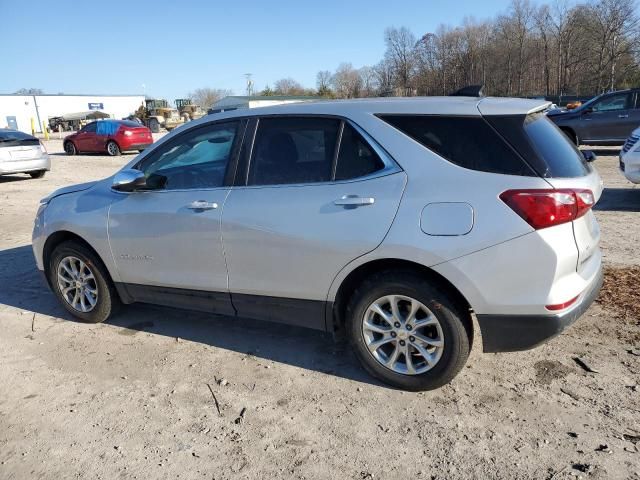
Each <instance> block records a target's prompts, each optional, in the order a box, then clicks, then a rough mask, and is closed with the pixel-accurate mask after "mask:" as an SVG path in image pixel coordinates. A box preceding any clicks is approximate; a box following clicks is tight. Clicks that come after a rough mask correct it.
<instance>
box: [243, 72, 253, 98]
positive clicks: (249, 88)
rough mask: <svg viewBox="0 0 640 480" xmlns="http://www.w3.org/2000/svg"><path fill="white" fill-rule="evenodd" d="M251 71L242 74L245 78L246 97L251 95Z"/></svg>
mask: <svg viewBox="0 0 640 480" xmlns="http://www.w3.org/2000/svg"><path fill="white" fill-rule="evenodd" d="M252 75H253V73H245V74H244V76H245V78H246V79H247V97H251V96H252V95H253V80H251V76H252Z"/></svg>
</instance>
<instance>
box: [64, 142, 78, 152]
mask: <svg viewBox="0 0 640 480" xmlns="http://www.w3.org/2000/svg"><path fill="white" fill-rule="evenodd" d="M67 143H70V144H71V145H73V148H75V149H76V154H77V153H80V150H78V145H77V144H76V142H74V141H73V140H67V139H65V140H64V141H63V142H62V149H63V150H65V148H64V146H65V145H66V144H67ZM65 153H67V151H66V150H65Z"/></svg>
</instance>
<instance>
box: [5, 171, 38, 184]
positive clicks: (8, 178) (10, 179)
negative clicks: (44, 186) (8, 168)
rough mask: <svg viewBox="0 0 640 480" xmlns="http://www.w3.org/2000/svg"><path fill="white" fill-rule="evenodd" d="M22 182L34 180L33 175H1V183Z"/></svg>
mask: <svg viewBox="0 0 640 480" xmlns="http://www.w3.org/2000/svg"><path fill="white" fill-rule="evenodd" d="M20 180H33V179H32V178H31V175H29V174H27V173H25V174H19V173H16V174H13V175H0V183H10V182H19V181H20Z"/></svg>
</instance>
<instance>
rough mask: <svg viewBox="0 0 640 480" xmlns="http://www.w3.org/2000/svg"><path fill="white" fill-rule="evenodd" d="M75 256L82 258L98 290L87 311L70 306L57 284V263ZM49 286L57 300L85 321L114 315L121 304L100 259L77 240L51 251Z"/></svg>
mask: <svg viewBox="0 0 640 480" xmlns="http://www.w3.org/2000/svg"><path fill="white" fill-rule="evenodd" d="M69 256H72V257H76V258H78V259H80V260H82V261H83V262H84V263H85V264H86V265H87V266H88V267H89V268H90V270H91V273H92V274H93V276H94V278H95V286H96V289H97V292H98V298H97V301H96V304H95V306H94V307H93V309H92V310H90V311H88V312H81V311H79V310H77V309H75V308H74V307H72V306H71V305H70V304H69V302H68V301H67V300H66V299H65V298H64V296H63V294H62V291H61V290H60V286H59V284H58V278H57V276H58V273H57V272H58V265H59V264H60V262H61V261H62V260H63V259H64V258H65V257H69ZM47 275H48V277H49V282H50V284H51V288H52V289H53V292H54V293H55V295H56V297H58V301H59V302H60V303H61V304H62V306H63V307H64V308H65V309H66V310H67V311H68V312H69V313H71V314H72V315H73V316H75V317H77V318H79V319H80V320H82V321H83V322H87V323H100V322H104V321H105V320H107V319H108V318H109V317H111V316H112V315H114V314H115V313H116V312H117V311H118V310H119V309H120V306H121V302H120V297H119V296H118V293H117V292H116V289H115V287H114V285H113V282H112V281H111V278H110V277H109V274H108V273H107V269H106V268H105V266H104V264H103V263H102V261H101V260H100V259H99V258H98V257H97V256H96V255H95V253H93V252H92V251H91V250H89V249H88V248H87V247H85V246H84V245H82V244H81V243H79V242H76V241H73V240H70V241H67V242H63V243H61V244H60V245H58V246H57V247H55V249H54V250H53V252H52V253H51V259H50V261H49V268H48V271H47Z"/></svg>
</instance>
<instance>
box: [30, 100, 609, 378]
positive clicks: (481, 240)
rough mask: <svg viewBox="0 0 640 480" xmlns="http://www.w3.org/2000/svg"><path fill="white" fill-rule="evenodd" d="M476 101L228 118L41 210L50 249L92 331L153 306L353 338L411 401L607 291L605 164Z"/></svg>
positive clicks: (201, 125)
mask: <svg viewBox="0 0 640 480" xmlns="http://www.w3.org/2000/svg"><path fill="white" fill-rule="evenodd" d="M547 107H548V102H544V101H539V100H523V99H507V98H472V97H433V98H397V99H365V100H347V101H327V102H310V103H298V104H290V105H280V106H274V107H266V108H261V109H255V110H235V111H231V112H224V113H218V114H213V115H208V116H206V117H203V118H202V119H200V120H197V121H194V122H190V123H189V124H188V125H185V126H183V127H180V128H178V129H176V130H175V131H173V132H171V133H170V134H169V135H167V136H165V137H164V138H163V139H162V140H161V141H159V142H157V143H155V144H154V145H152V146H151V147H150V148H148V149H147V150H145V151H144V152H143V153H142V154H140V155H138V156H137V157H136V158H134V159H133V160H132V161H131V162H130V163H129V164H128V165H126V166H125V167H124V168H123V169H122V170H120V171H119V172H117V173H116V174H115V175H114V176H113V177H110V178H107V179H104V180H101V181H97V182H90V183H84V184H80V185H75V186H71V187H66V188H62V189H60V190H58V191H56V192H54V193H52V194H51V195H49V196H48V197H46V198H44V199H43V200H42V201H41V205H40V208H39V211H38V214H37V217H36V219H35V228H34V232H33V249H34V252H35V257H36V261H37V266H38V268H39V269H40V270H42V271H43V272H44V274H45V277H46V279H47V282H48V284H49V287H50V288H51V289H52V290H53V292H54V293H55V295H56V296H57V297H58V299H59V301H60V303H61V304H62V305H63V306H64V307H65V308H66V309H67V310H68V311H69V312H70V313H71V314H73V315H75V316H76V317H78V318H80V319H82V320H84V321H87V322H102V321H104V320H106V319H108V318H109V317H110V316H111V315H113V314H114V313H115V312H116V311H117V309H118V308H119V307H120V306H121V304H129V303H132V302H146V303H153V304H160V305H168V306H173V307H179V308H187V309H196V310H202V311H205V312H211V313H216V314H223V315H227V316H229V317H230V319H229V321H232V320H231V317H250V318H256V319H264V320H270V321H278V322H285V323H288V324H292V325H298V326H304V327H309V328H315V329H320V330H326V331H330V332H334V333H337V334H339V335H340V336H346V337H347V338H348V339H349V341H350V343H351V345H352V347H353V349H354V351H355V353H356V355H357V357H358V358H359V360H360V361H361V362H362V364H363V366H364V368H365V369H366V370H367V371H368V372H370V373H371V374H372V375H374V376H375V377H377V378H378V379H380V380H382V381H384V382H386V383H388V384H391V385H393V386H395V387H399V388H403V389H408V390H424V389H433V388H437V387H440V386H442V385H444V384H445V383H447V382H449V381H450V380H451V379H453V378H454V376H455V375H456V374H457V373H458V372H459V371H460V369H461V368H462V367H463V365H464V364H465V362H466V360H467V357H468V355H469V350H470V348H471V344H472V341H473V333H474V327H473V320H472V318H473V317H472V316H473V315H475V317H476V318H477V322H478V325H479V328H480V331H481V334H482V343H483V349H484V351H485V352H505V351H516V350H524V349H529V348H532V347H534V346H536V345H539V344H540V343H542V342H544V341H546V340H548V339H549V338H551V337H553V336H554V335H556V334H558V333H560V332H561V331H562V330H563V329H564V328H565V327H566V326H567V325H569V324H571V323H572V322H574V321H575V320H576V319H577V318H578V317H579V316H580V315H581V314H582V313H583V312H584V311H585V310H586V309H587V308H588V306H589V305H590V304H591V302H592V301H593V299H594V297H595V296H596V294H597V293H598V290H599V288H600V286H601V283H602V271H601V253H600V249H599V246H598V244H599V237H600V233H599V227H598V224H597V222H596V220H595V217H594V214H593V212H592V207H593V205H594V204H595V203H596V202H597V200H598V198H599V197H600V194H601V192H602V181H601V180H600V177H599V175H598V173H597V172H596V170H595V169H594V168H593V167H592V165H591V164H590V163H589V162H588V161H587V160H586V159H585V157H584V156H583V155H582V154H581V153H580V151H578V150H577V149H576V147H575V146H574V145H572V144H571V142H570V141H569V140H568V139H567V137H566V136H565V135H563V133H562V132H561V131H560V130H559V129H558V128H557V127H556V126H555V125H554V124H553V123H552V122H551V121H550V120H549V119H547V117H546V116H545V115H544V114H543V113H542V112H543V111H544V109H545V108H547Z"/></svg>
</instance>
